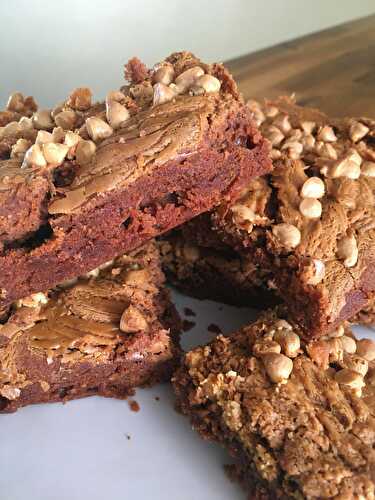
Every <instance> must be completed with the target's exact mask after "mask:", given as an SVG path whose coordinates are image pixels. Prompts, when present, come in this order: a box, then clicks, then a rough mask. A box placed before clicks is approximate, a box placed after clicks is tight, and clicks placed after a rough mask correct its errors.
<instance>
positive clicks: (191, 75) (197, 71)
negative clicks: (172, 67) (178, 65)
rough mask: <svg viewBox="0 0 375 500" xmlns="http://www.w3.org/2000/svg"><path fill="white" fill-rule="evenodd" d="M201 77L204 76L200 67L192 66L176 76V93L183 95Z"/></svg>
mask: <svg viewBox="0 0 375 500" xmlns="http://www.w3.org/2000/svg"><path fill="white" fill-rule="evenodd" d="M202 75H204V71H203V69H202V68H201V67H200V66H194V67H193V68H190V69H187V70H186V71H184V72H183V73H181V74H180V75H178V77H177V78H176V80H175V84H176V86H177V91H178V93H179V94H183V93H184V92H186V91H187V90H188V89H189V88H190V87H191V86H192V85H194V84H195V81H196V80H197V78H199V77H200V76H202Z"/></svg>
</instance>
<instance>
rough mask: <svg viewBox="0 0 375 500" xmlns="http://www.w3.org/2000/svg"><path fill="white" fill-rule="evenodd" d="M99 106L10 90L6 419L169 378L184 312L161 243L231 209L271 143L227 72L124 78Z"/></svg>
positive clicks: (189, 67)
mask: <svg viewBox="0 0 375 500" xmlns="http://www.w3.org/2000/svg"><path fill="white" fill-rule="evenodd" d="M125 77H126V79H127V81H128V84H127V85H125V86H123V87H122V88H121V89H120V90H115V91H111V92H109V93H108V95H107V96H106V100H105V102H99V103H92V100H91V92H90V90H89V89H87V88H78V89H76V90H74V91H73V92H72V93H71V94H70V96H69V97H68V98H67V99H66V100H65V101H64V102H63V103H61V104H59V105H58V106H56V107H55V108H54V109H52V110H45V109H39V110H38V109H37V106H36V104H35V102H34V100H33V99H32V98H30V97H27V98H25V97H24V96H23V95H22V94H20V93H15V94H13V95H12V96H11V97H10V98H9V101H8V104H7V109H6V111H3V112H2V113H1V114H0V123H1V125H2V127H1V128H0V159H1V162H0V311H1V325H0V409H1V410H3V411H12V410H15V409H17V408H18V407H20V406H23V405H26V404H30V403H37V402H44V401H59V400H67V399H72V398H76V397H81V396H87V395H90V394H101V395H104V396H116V397H126V396H127V395H128V394H129V391H131V390H132V389H133V388H134V387H136V386H138V385H144V384H150V383H153V382H155V381H157V380H163V379H168V378H169V377H170V373H171V369H172V367H173V366H174V365H175V364H176V362H177V360H178V357H179V356H178V355H179V348H178V330H179V320H178V316H177V313H176V311H175V309H174V307H173V305H172V303H171V302H170V297H169V293H168V291H167V290H166V289H165V286H164V282H165V279H164V275H163V273H162V270H161V263H160V255H159V250H158V247H157V246H156V244H155V242H154V241H153V240H152V239H153V238H154V237H155V236H158V235H160V234H162V233H164V232H165V231H167V230H170V229H172V228H174V227H176V226H177V225H180V224H182V223H184V222H186V221H189V220H190V219H192V218H193V217H194V216H197V215H199V214H201V213H203V212H207V211H209V210H212V209H213V208H214V207H215V206H217V205H219V204H220V203H222V202H223V201H224V200H225V201H226V202H227V203H232V202H234V200H235V199H237V198H238V196H239V195H240V193H241V192H242V191H243V190H244V189H245V188H246V186H247V185H248V183H249V182H250V181H251V179H252V178H254V177H256V176H259V175H262V174H264V173H266V172H268V171H270V169H271V160H270V158H269V144H268V142H267V141H266V140H265V139H263V137H262V135H261V134H260V132H259V130H258V127H257V126H256V123H255V121H254V120H253V119H252V117H251V110H250V109H249V108H248V107H247V106H246V105H245V104H244V102H243V100H242V98H241V97H240V95H239V93H238V90H237V87H236V84H235V83H234V81H233V79H232V77H231V76H230V75H229V73H228V72H227V71H226V69H225V68H224V67H223V66H222V65H221V64H210V65H208V64H204V63H203V62H201V61H200V60H199V59H197V58H196V57H194V56H193V55H192V54H190V53H187V52H182V53H176V54H172V55H171V56H170V57H168V58H167V59H166V60H165V61H162V62H161V63H159V64H157V65H156V66H154V67H153V68H152V69H148V68H146V66H145V65H144V64H142V63H141V62H140V61H139V60H138V59H136V58H134V59H132V60H130V61H129V63H128V64H127V65H126V69H125Z"/></svg>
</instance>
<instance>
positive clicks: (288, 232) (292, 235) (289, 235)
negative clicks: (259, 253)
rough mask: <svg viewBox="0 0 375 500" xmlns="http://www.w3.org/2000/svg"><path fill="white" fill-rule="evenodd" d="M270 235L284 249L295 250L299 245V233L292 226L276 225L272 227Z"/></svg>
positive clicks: (285, 224)
mask: <svg viewBox="0 0 375 500" xmlns="http://www.w3.org/2000/svg"><path fill="white" fill-rule="evenodd" d="M272 233H273V235H274V236H275V237H276V238H277V239H278V240H279V242H280V243H281V245H282V246H284V247H286V248H296V247H297V246H298V245H299V244H300V243H301V232H300V230H299V229H298V227H296V226H293V224H287V223H281V224H277V225H275V226H273V228H272Z"/></svg>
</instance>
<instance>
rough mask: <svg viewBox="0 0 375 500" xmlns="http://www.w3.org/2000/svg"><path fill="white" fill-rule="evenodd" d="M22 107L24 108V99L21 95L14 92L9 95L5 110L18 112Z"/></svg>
mask: <svg viewBox="0 0 375 500" xmlns="http://www.w3.org/2000/svg"><path fill="white" fill-rule="evenodd" d="M23 106H24V97H23V95H22V94H21V92H14V93H13V94H10V96H9V99H8V102H7V105H6V109H7V110H9V111H16V112H20V111H22V110H23Z"/></svg>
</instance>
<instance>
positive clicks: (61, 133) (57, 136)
mask: <svg viewBox="0 0 375 500" xmlns="http://www.w3.org/2000/svg"><path fill="white" fill-rule="evenodd" d="M52 137H53V142H64V139H65V130H63V129H62V128H61V127H55V128H54V129H53V130H52Z"/></svg>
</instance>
